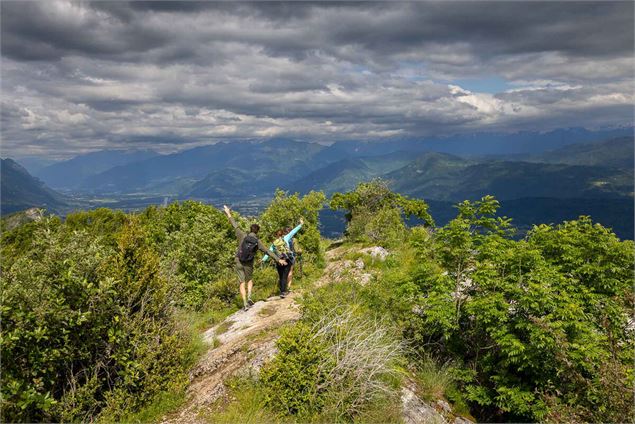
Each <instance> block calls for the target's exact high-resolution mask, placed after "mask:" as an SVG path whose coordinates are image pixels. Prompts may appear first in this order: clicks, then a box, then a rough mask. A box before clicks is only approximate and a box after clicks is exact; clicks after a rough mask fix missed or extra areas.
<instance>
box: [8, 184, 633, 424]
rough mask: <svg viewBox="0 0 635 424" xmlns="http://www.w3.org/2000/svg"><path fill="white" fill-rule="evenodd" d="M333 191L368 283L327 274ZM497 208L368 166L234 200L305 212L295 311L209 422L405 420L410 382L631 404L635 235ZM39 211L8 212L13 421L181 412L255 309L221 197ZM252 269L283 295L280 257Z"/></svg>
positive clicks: (504, 408) (564, 415)
mask: <svg viewBox="0 0 635 424" xmlns="http://www.w3.org/2000/svg"><path fill="white" fill-rule="evenodd" d="M324 207H330V208H332V209H335V210H342V211H344V212H345V216H346V220H347V223H346V228H347V230H346V233H345V236H344V239H343V240H341V241H339V242H338V245H339V246H341V249H342V250H338V251H337V252H342V253H341V255H344V256H343V257H342V258H339V259H341V260H350V261H353V262H355V263H358V262H359V263H360V266H361V267H365V269H368V270H370V271H369V272H370V273H369V276H370V277H369V278H368V279H367V280H365V281H364V282H363V283H360V282H359V281H356V280H355V279H354V278H353V276H352V274H350V273H346V272H344V273H341V274H338V277H337V278H332V277H331V274H328V275H327V274H324V275H323V273H324V268H325V265H326V264H327V263H328V260H331V259H327V257H326V256H325V251H326V250H327V249H332V248H333V247H334V244H333V242H332V241H329V240H326V239H323V238H322V237H321V236H320V232H319V228H320V227H319V221H318V212H319V211H320V210H321V209H322V208H324ZM498 209H499V204H498V201H497V200H496V199H494V198H493V197H491V196H485V197H483V198H482V199H480V200H478V201H464V202H461V203H458V204H457V206H456V217H455V218H454V219H452V220H451V221H450V222H449V223H448V224H447V225H444V226H442V227H438V226H436V225H435V222H434V216H431V215H430V213H429V208H428V205H427V204H426V202H425V201H423V200H420V199H416V198H409V197H407V196H403V195H400V194H396V193H394V192H392V191H391V190H390V189H389V187H388V186H387V184H386V183H384V182H383V181H381V180H373V181H371V182H368V183H361V184H359V185H358V186H357V188H355V189H354V190H351V191H349V192H347V193H335V194H334V195H333V196H332V197H331V198H329V199H327V198H326V196H325V195H324V194H323V193H322V192H315V191H313V192H310V193H308V194H306V195H304V196H300V195H298V194H289V193H286V192H283V191H277V192H276V194H275V196H274V198H273V199H272V201H271V203H270V205H269V206H268V208H267V209H266V210H265V211H264V212H263V213H262V214H261V215H260V216H258V217H243V216H239V215H238V214H235V218H236V219H237V220H238V221H239V224H240V225H241V226H242V227H243V228H247V227H248V225H249V224H250V223H253V222H258V223H259V224H260V225H261V227H262V230H261V234H260V235H261V237H262V239H263V240H264V241H265V242H266V243H269V242H270V241H271V240H273V238H274V233H275V231H276V230H277V229H278V228H281V227H286V226H294V225H295V224H297V222H298V221H299V219H300V218H303V220H304V222H305V225H304V226H303V228H302V230H301V231H300V233H299V235H298V236H297V240H298V242H299V244H300V245H301V246H302V248H303V264H302V265H303V273H302V276H301V278H300V275H299V276H298V277H297V278H298V283H297V284H298V290H299V292H300V295H298V296H297V297H296V299H297V300H296V301H297V302H298V304H299V311H300V317H299V319H298V320H297V321H295V322H289V323H288V324H286V325H284V326H283V327H281V328H279V329H276V330H275V331H276V339H277V341H276V354H275V355H274V356H273V357H272V358H270V359H269V360H267V361H266V362H265V363H264V364H263V365H262V368H261V370H260V372H259V375H258V376H256V377H254V376H240V377H235V378H232V379H230V380H228V381H227V382H226V386H227V390H228V391H229V393H231V394H232V396H233V397H232V396H229V397H227V398H226V399H225V401H224V402H219V403H215V404H214V405H211V406H209V410H208V413H207V414H206V415H205V416H204V417H203V418H201V419H202V420H204V421H208V422H259V421H267V422H399V421H401V420H402V414H401V411H400V405H401V402H397V401H396V400H397V399H398V398H399V396H400V393H401V389H402V387H405V385H406V384H410V383H412V384H413V386H412V387H416V388H417V390H416V391H417V396H419V397H420V398H422V399H424V400H430V401H433V400H434V401H436V400H444V401H447V402H448V403H449V404H451V405H452V409H453V411H454V414H455V415H456V416H462V417H465V418H467V419H475V420H478V421H489V422H492V421H496V422H504V421H507V422H519V421H525V422H527V421H530V422H535V421H541V422H542V421H546V422H572V421H573V422H582V421H584V422H625V421H632V420H633V419H634V418H635V417H634V410H633V404H632V397H631V396H630V395H626V394H629V393H632V387H633V360H634V359H635V358H634V355H633V352H634V350H633V349H634V348H635V343H634V339H635V338H634V330H635V326H634V324H633V321H632V311H633V294H634V293H633V268H634V265H635V262H634V245H633V242H632V241H630V240H626V241H623V240H620V239H619V238H618V237H617V236H616V235H615V234H613V232H612V231H611V230H610V229H608V228H605V227H603V226H602V225H600V224H598V223H596V222H594V221H593V220H592V218H591V217H580V218H579V219H577V220H574V221H567V222H562V223H559V224H555V225H547V224H543V225H537V226H534V227H533V228H532V229H531V230H530V231H529V232H528V233H527V234H526V236H524V237H522V238H520V239H519V238H518V237H515V234H514V231H515V230H514V223H513V219H510V218H507V217H503V216H499V215H498V213H497V211H498ZM409 217H415V218H417V219H418V222H421V223H422V225H420V226H415V227H408V226H406V225H405V223H404V220H405V219H407V218H409ZM511 218H513V217H511ZM27 221H28V222H25V223H22V224H21V225H19V226H17V227H15V228H13V227H14V226H13V225H11V226H9V225H8V222H7V220H3V222H2V283H1V284H2V306H1V319H2V340H1V342H2V384H1V390H2V399H1V407H2V417H1V419H2V421H3V422H59V421H63V422H75V421H94V420H96V421H101V422H120V421H125V422H152V421H157V420H161V419H162V418H163V417H164V416H165V415H166V414H170V413H171V411H174V410H177V409H178V408H179V407H180V406H181V405H183V403H184V402H185V395H184V393H185V390H186V388H187V387H188V384H189V383H190V377H191V376H190V375H189V373H190V370H191V369H192V367H193V366H194V364H195V363H196V362H197V360H198V359H199V358H200V357H201V355H202V354H203V352H204V351H206V350H208V349H213V348H214V347H217V345H214V346H211V347H208V346H206V345H205V344H204V343H203V342H202V341H201V333H202V331H204V330H206V329H208V328H210V327H212V326H214V325H219V324H221V323H222V322H223V320H224V319H225V317H227V316H228V315H230V314H232V313H234V312H235V311H237V310H238V309H239V308H240V306H241V301H240V300H239V297H238V296H237V294H238V286H237V282H236V277H235V274H234V271H233V269H232V263H233V257H234V254H235V251H236V247H237V246H236V243H237V242H236V238H235V234H234V231H233V228H232V226H231V225H230V223H229V222H228V220H227V219H226V217H225V216H224V215H223V213H222V212H221V211H219V210H218V209H216V208H214V207H212V206H209V205H205V204H202V203H199V202H194V201H185V202H180V203H179V202H175V203H171V204H169V205H167V206H166V207H149V208H147V209H145V210H143V211H140V212H136V213H124V212H121V211H117V210H110V209H105V208H102V209H97V210H93V211H83V212H76V213H73V214H69V215H68V216H67V217H66V218H65V219H64V220H62V219H60V218H59V217H56V216H53V215H50V216H43V217H40V215H38V219H34V220H27ZM373 246H379V247H382V248H384V249H386V252H387V256H386V257H385V258H384V260H381V261H380V260H377V259H376V258H375V257H371V256H370V254H368V253H367V252H368V251H367V250H364V248H365V247H373ZM338 254H339V253H338ZM331 256H333V254H332V253H331ZM327 268H328V267H327ZM327 277H328V278H327ZM319 278H322V280H320V281H321V283H320V284H317V283H316V281H318V279H319ZM326 280H328V281H326ZM254 281H255V298H256V300H264V299H267V298H270V297H271V296H272V295H274V294H276V273H275V270H274V269H273V268H271V267H265V266H260V267H257V269H256V271H255V275H254ZM325 281H326V282H327V283H328V284H324V282H325ZM267 303H268V302H267ZM267 303H265V305H266V304H267ZM355 349H357V350H355ZM360 349H361V350H360ZM361 352H368V354H366V355H364V354H361ZM378 358H380V359H381V360H378ZM250 414H251V415H250Z"/></svg>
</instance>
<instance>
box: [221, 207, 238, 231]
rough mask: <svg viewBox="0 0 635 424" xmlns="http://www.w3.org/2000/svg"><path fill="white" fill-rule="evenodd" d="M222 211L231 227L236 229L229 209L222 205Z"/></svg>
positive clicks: (236, 226)
mask: <svg viewBox="0 0 635 424" xmlns="http://www.w3.org/2000/svg"><path fill="white" fill-rule="evenodd" d="M223 211H224V212H225V215H227V219H229V222H230V223H231V224H232V227H234V228H238V224H236V221H234V217H232V213H231V209H229V207H228V206H227V205H223Z"/></svg>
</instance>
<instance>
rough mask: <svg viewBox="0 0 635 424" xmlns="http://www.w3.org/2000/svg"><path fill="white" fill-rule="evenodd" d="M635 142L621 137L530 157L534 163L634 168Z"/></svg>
mask: <svg viewBox="0 0 635 424" xmlns="http://www.w3.org/2000/svg"><path fill="white" fill-rule="evenodd" d="M634 144H635V141H634V140H633V137H619V138H612V139H609V140H605V141H601V142H599V143H589V144H573V145H570V146H565V147H562V148H560V149H557V150H552V151H550V152H545V153H542V154H540V155H534V156H530V159H529V160H531V161H532V162H545V163H565V164H569V165H590V166H606V167H614V168H625V169H632V168H633V158H634V157H635V150H634Z"/></svg>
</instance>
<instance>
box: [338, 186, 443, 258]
mask: <svg viewBox="0 0 635 424" xmlns="http://www.w3.org/2000/svg"><path fill="white" fill-rule="evenodd" d="M330 207H331V209H334V210H340V209H343V210H345V211H346V221H347V227H346V235H347V237H348V238H349V240H351V241H369V242H372V243H376V244H380V245H382V246H386V247H389V246H396V245H398V244H399V243H401V242H403V241H404V239H405V237H406V226H405V224H404V222H403V218H402V215H405V216H407V217H416V218H419V219H421V220H422V221H423V222H424V224H425V225H434V221H433V219H432V217H431V216H430V214H429V213H428V205H427V204H426V203H425V202H424V201H423V200H419V199H410V198H408V197H406V196H403V195H401V194H397V193H393V192H392V191H391V190H390V189H389V188H388V185H387V183H386V182H385V181H382V180H380V179H376V180H373V181H371V182H367V183H360V184H358V185H357V187H356V188H355V190H354V191H350V192H348V193H335V194H333V197H332V198H331V201H330Z"/></svg>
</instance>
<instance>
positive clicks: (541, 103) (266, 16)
mask: <svg viewBox="0 0 635 424" xmlns="http://www.w3.org/2000/svg"><path fill="white" fill-rule="evenodd" d="M633 7H634V3H633V2H630V1H627V2H606V1H603V2H597V3H596V2H589V1H585V2H555V1H552V2H522V1H516V2H511V1H509V2H504V1H501V2H493V3H486V2H482V1H472V2H457V1H450V2H414V3H413V2H410V3H401V2H370V3H366V2H350V3H338V2H325V3H309V2H295V3H270V2H256V3H235V2H232V3H228V2H220V3H210V2H201V3H199V2H192V1H190V2H167V1H162V2H143V1H135V2H123V1H104V2H88V1H65V0H64V1H62V0H59V1H58V0H47V1H29V2H21V1H16V2H12V1H6V0H3V1H2V2H0V13H1V22H0V36H1V38H0V42H1V44H0V45H1V53H2V61H1V63H0V65H1V71H0V72H1V94H2V96H1V98H2V100H1V102H2V103H1V107H2V110H1V112H2V117H1V125H2V126H1V135H2V145H1V149H2V156H3V157H6V156H28V155H40V156H47V157H68V156H70V155H74V154H79V153H84V152H90V151H95V150H100V149H121V148H124V149H153V150H156V151H161V152H170V151H176V150H180V149H183V148H187V147H192V146H195V145H200V144H209V143H213V142H218V141H226V140H244V139H266V138H271V137H285V138H293V139H297V140H307V141H318V142H331V141H335V140H348V139H355V140H374V139H391V138H424V137H426V136H432V135H433V136H437V135H450V134H461V133H474V132H516V131H548V130H550V129H554V128H562V127H586V128H596V127H606V126H609V127H610V126H624V125H632V124H633V104H634V93H633V87H634V82H635V78H634V66H635V62H634V41H633V33H634V23H633V20H634V18H633V14H634V11H633Z"/></svg>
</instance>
